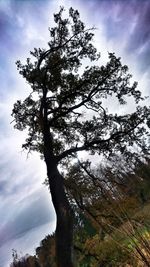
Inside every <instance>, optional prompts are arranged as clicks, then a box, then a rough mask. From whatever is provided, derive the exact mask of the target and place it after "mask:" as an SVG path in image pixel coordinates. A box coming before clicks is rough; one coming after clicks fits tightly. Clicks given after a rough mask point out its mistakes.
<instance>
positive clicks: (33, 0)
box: [0, 0, 150, 267]
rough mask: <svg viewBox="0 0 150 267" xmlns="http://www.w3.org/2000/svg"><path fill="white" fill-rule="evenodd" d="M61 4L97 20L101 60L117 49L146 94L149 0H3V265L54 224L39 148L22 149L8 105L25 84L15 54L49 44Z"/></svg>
mask: <svg viewBox="0 0 150 267" xmlns="http://www.w3.org/2000/svg"><path fill="white" fill-rule="evenodd" d="M60 6H64V7H65V8H66V10H67V9H68V8H69V7H71V6H72V7H73V8H75V9H78V10H79V12H80V15H81V20H82V21H84V22H85V24H86V25H87V27H91V26H95V27H96V28H97V30H96V31H95V39H94V40H95V45H96V47H97V48H98V50H99V51H100V52H101V58H102V61H101V62H105V61H107V53H108V52H115V53H116V55H117V56H120V57H121V58H122V62H123V64H127V65H128V66H129V70H130V73H132V74H133V79H134V80H137V81H138V83H139V89H140V90H141V91H142V93H143V94H144V95H150V88H149V84H150V27H149V25H150V1H149V0H143V1H140V0H58V1H57V0H0V140H1V145H0V267H8V266H9V263H10V261H11V251H12V249H17V250H18V252H19V253H23V255H24V254H25V253H27V252H28V253H31V254H33V253H34V249H35V248H36V247H37V246H38V245H39V242H40V240H41V239H43V238H44V237H45V236H46V235H47V234H48V233H52V232H53V231H54V229H55V213H54V209H53V206H52V203H51V197H50V194H49V191H48V188H46V186H44V185H43V181H44V179H45V178H46V168H45V164H44V162H42V161H41V160H40V158H39V155H38V154H35V153H33V154H30V155H27V154H26V152H24V151H22V148H21V145H22V143H23V142H24V139H25V133H23V132H19V131H17V130H14V129H13V123H11V121H12V118H11V110H12V108H13V103H14V102H15V101H16V100H18V99H24V97H25V96H27V95H28V93H29V91H30V88H29V85H28V84H26V82H25V81H24V80H23V78H22V77H21V76H20V75H19V74H18V72H17V70H16V65H15V62H16V60H18V59H20V60H21V61H22V62H24V61H25V59H26V58H27V57H29V51H30V50H33V48H34V47H47V42H48V40H49V32H48V27H51V26H53V13H54V12H57V11H58V10H59V7H60ZM147 103H149V100H147ZM111 104H112V103H111ZM129 109H132V107H131V106H130V107H129Z"/></svg>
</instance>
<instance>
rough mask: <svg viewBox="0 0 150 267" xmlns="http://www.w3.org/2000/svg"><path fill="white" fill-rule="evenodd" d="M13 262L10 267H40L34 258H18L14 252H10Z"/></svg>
mask: <svg viewBox="0 0 150 267" xmlns="http://www.w3.org/2000/svg"><path fill="white" fill-rule="evenodd" d="M12 258H13V262H12V263H11V264H10V267H40V266H41V265H40V264H39V262H38V259H37V257H36V256H30V255H28V254H26V255H25V256H23V257H20V256H19V255H18V253H17V251H16V250H14V249H13V251H12Z"/></svg>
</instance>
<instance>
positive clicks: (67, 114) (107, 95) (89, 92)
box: [12, 7, 149, 267]
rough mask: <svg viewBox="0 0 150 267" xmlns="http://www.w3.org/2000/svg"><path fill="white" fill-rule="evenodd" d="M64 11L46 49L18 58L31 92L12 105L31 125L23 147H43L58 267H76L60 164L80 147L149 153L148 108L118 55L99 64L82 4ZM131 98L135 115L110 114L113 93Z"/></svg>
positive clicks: (19, 122)
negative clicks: (82, 15) (108, 105)
mask: <svg viewBox="0 0 150 267" xmlns="http://www.w3.org/2000/svg"><path fill="white" fill-rule="evenodd" d="M63 11H64V8H63V7H61V8H60V11H59V13H57V14H54V21H55V23H56V26H55V27H53V28H50V29H49V33H50V41H49V43H48V46H49V48H48V49H47V50H45V49H40V48H39V49H36V48H35V49H34V51H33V52H31V56H33V58H34V60H31V59H30V58H27V62H26V64H25V65H22V64H21V62H20V61H17V67H18V69H19V71H20V74H21V75H22V76H23V77H24V78H25V79H26V81H27V82H28V84H30V86H31V89H32V91H31V93H30V95H29V96H28V97H27V98H26V99H25V100H24V101H20V100H18V101H17V102H16V103H15V104H14V108H13V111H12V116H13V117H14V120H15V128H17V129H18V130H21V131H22V130H24V129H27V130H28V137H27V139H26V142H25V144H23V148H25V149H29V150H35V151H38V152H40V153H41V154H42V155H43V158H44V160H45V163H46V167H47V175H48V181H49V186H50V192H51V196H52V201H53V205H54V208H55V211H56V216H57V226H56V255H57V266H58V267H66V266H67V267H71V266H73V260H72V254H73V251H72V247H73V246H72V243H73V212H72V209H71V207H70V205H69V201H68V199H67V196H66V192H65V187H64V177H63V175H62V174H61V173H60V171H59V169H58V165H59V164H64V163H66V164H67V162H68V160H69V161H70V162H71V159H72V157H74V155H75V154H76V153H77V152H79V151H87V152H89V153H90V154H95V153H98V154H105V155H109V154H111V153H113V152H117V151H120V152H121V153H122V154H123V155H124V156H128V157H130V156H131V154H132V152H133V151H131V149H130V148H131V146H132V145H133V144H135V146H136V147H139V149H140V151H141V153H142V152H144V153H145V152H146V151H148V145H147V144H146V142H145V134H146V127H145V126H144V122H145V121H146V119H147V118H148V114H149V109H148V108H147V107H146V106H142V107H140V106H139V105H138V103H139V101H140V100H143V98H142V97H141V92H140V91H139V90H137V89H136V86H137V83H133V84H131V83H130V78H131V75H130V74H128V67H127V66H123V65H122V64H121V61H120V58H117V57H116V56H115V55H114V54H113V53H109V61H108V63H107V64H106V65H105V66H100V63H99V58H100V54H99V53H97V50H96V48H95V47H94V45H93V42H92V40H93V35H94V34H93V30H94V28H91V29H87V28H86V27H85V24H84V23H83V22H82V21H81V20H80V16H79V12H78V11H77V10H74V9H73V8H70V9H69V17H68V18H64V16H63ZM95 62H97V65H94V64H93V63H95ZM83 63H84V64H83ZM86 65H87V66H86ZM127 97H132V98H133V99H134V100H135V104H136V108H135V111H134V112H133V113H131V114H128V113H127V114H124V115H117V114H112V113H111V112H109V109H107V108H106V103H104V100H106V99H109V100H110V99H111V98H112V100H110V101H113V100H114V99H115V98H116V99H117V100H118V104H120V105H124V104H126V101H127ZM117 110H118V107H117ZM134 153H135V151H134Z"/></svg>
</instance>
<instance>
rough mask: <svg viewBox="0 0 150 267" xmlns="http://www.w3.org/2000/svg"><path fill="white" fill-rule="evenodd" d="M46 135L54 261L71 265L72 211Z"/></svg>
mask: <svg viewBox="0 0 150 267" xmlns="http://www.w3.org/2000/svg"><path fill="white" fill-rule="evenodd" d="M48 135H49V136H48ZM48 135H47V136H46V135H45V137H44V141H45V142H44V157H45V162H46V166H47V175H48V179H49V185H50V191H51V196H52V202H53V205H54V208H55V212H56V218H57V222H56V263H57V267H73V212H72V209H71V207H70V204H69V201H68V199H67V197H66V193H65V189H64V178H63V177H62V175H61V174H60V172H59V170H58V167H57V161H56V159H55V156H54V155H53V153H52V151H51V149H50V147H51V146H50V133H48Z"/></svg>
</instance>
